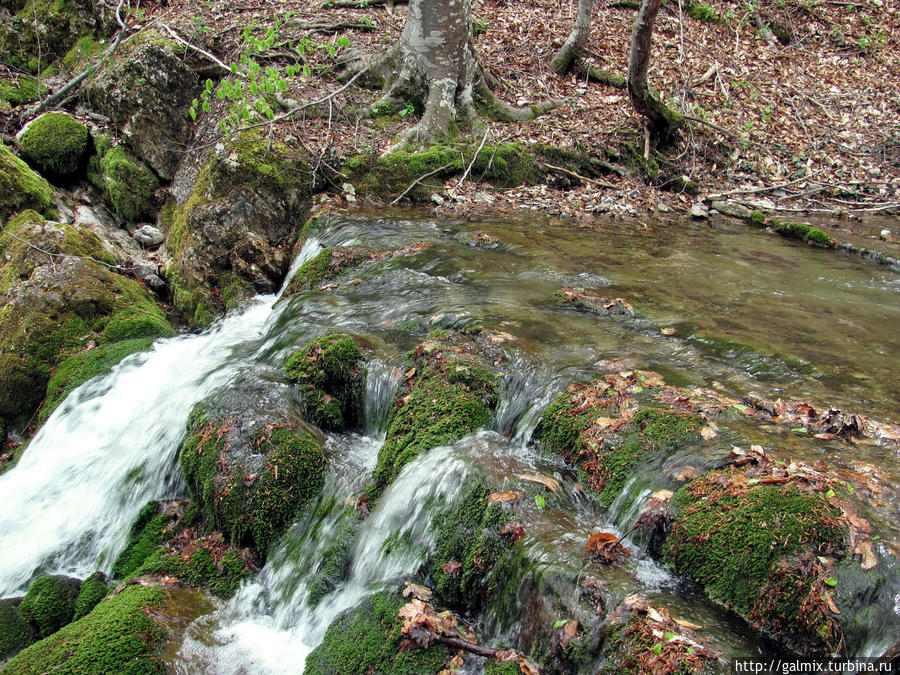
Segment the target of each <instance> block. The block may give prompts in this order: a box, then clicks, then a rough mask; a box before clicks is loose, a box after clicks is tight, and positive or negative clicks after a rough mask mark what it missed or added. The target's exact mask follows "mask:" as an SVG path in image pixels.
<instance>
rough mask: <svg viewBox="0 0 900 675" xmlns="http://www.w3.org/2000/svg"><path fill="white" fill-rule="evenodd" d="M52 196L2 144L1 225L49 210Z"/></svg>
mask: <svg viewBox="0 0 900 675" xmlns="http://www.w3.org/2000/svg"><path fill="white" fill-rule="evenodd" d="M52 197H53V190H52V189H51V188H50V184H49V183H48V182H47V181H46V180H45V179H44V178H41V177H40V176H39V175H38V174H36V173H35V172H34V171H32V170H31V169H30V168H29V166H28V165H27V164H26V163H25V162H23V161H22V160H21V159H19V158H18V157H16V156H15V155H14V154H13V152H12V150H10V149H9V148H8V147H6V146H5V145H4V144H3V143H2V142H0V223H2V222H3V221H5V220H6V219H7V217H9V216H10V215H11V214H13V213H15V212H17V211H23V210H26V209H33V210H35V211H46V210H47V209H48V208H49V207H50V200H51V199H52ZM0 283H2V281H0Z"/></svg>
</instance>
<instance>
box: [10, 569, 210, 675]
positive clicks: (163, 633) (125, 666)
mask: <svg viewBox="0 0 900 675" xmlns="http://www.w3.org/2000/svg"><path fill="white" fill-rule="evenodd" d="M185 593H189V592H188V591H183V590H182V591H179V590H175V589H172V590H166V589H162V588H157V587H152V586H137V585H135V586H127V587H126V588H125V589H124V590H122V592H121V593H118V594H116V595H113V596H111V597H108V598H106V599H105V600H103V601H102V602H101V603H100V604H98V605H97V606H96V607H95V608H94V609H93V611H91V612H90V613H89V614H87V615H86V616H84V617H83V618H81V619H79V620H78V621H75V622H73V623H70V624H69V625H68V626H65V627H63V628H62V629H61V630H59V631H57V632H56V633H54V634H53V635H51V636H50V637H48V638H45V639H44V640H41V641H40V642H37V643H35V644H34V645H32V646H31V647H28V648H26V649H24V650H23V651H21V652H20V653H19V654H18V656H16V657H15V658H14V659H13V660H12V661H10V662H9V664H8V665H7V667H6V671H5V672H7V673H10V674H11V675H38V674H40V673H48V672H53V673H59V674H60V675H63V674H67V675H68V674H74V673H123V674H124V673H129V674H131V675H149V674H151V673H153V674H155V673H165V672H166V668H165V666H164V664H163V662H162V661H161V659H160V652H161V650H162V647H163V645H164V643H165V641H166V639H167V637H168V636H169V634H170V631H172V630H173V629H172V628H171V627H170V626H169V625H168V624H167V618H168V617H170V616H178V618H179V619H180V620H181V623H184V624H186V623H187V622H189V621H190V619H192V618H195V617H196V616H197V615H198V614H199V613H200V612H203V611H208V608H209V606H208V604H207V605H205V604H203V603H201V602H193V603H191V606H190V607H187V608H186V607H185V605H186V604H188V603H186V602H185V601H184V598H183V597H182V596H183V595H184V594H185ZM172 623H175V622H172Z"/></svg>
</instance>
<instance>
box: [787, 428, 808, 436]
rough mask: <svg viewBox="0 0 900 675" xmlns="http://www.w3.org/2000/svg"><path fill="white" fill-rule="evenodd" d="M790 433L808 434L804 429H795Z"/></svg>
mask: <svg viewBox="0 0 900 675" xmlns="http://www.w3.org/2000/svg"><path fill="white" fill-rule="evenodd" d="M791 431H793V432H794V433H795V434H805V433H809V432H808V431H807V430H806V427H795V428H793V429H791Z"/></svg>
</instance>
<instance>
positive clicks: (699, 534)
mask: <svg viewBox="0 0 900 675" xmlns="http://www.w3.org/2000/svg"><path fill="white" fill-rule="evenodd" d="M802 487H803V486H802V484H801V485H794V484H791V483H789V482H775V483H761V482H759V479H756V480H754V479H748V477H747V476H746V475H745V473H744V472H743V471H741V470H739V469H736V468H733V467H730V468H728V469H724V470H721V471H713V472H710V473H708V474H706V475H704V476H703V477H701V478H699V479H697V480H695V481H693V482H692V483H690V484H689V485H687V486H685V487H683V488H681V489H680V490H679V491H678V492H677V493H676V494H675V497H674V499H673V504H672V506H673V509H674V513H675V515H674V518H673V520H672V523H671V527H670V533H669V536H668V538H667V539H666V541H665V544H664V547H663V557H664V560H665V561H666V562H667V563H668V564H670V565H671V566H672V567H673V568H674V569H675V570H677V571H678V572H680V573H682V574H684V575H685V576H687V577H690V578H691V579H693V580H694V581H696V582H697V583H699V584H700V585H701V586H703V587H704V589H705V590H706V592H707V594H708V595H709V596H710V597H711V598H712V599H714V600H717V601H719V602H721V603H723V604H725V605H726V606H728V607H730V608H732V609H733V610H734V611H736V612H737V613H738V614H740V615H741V616H743V617H745V618H748V617H750V616H751V614H753V615H754V616H755V617H756V622H757V625H758V626H760V627H761V628H763V629H764V630H768V631H769V632H772V633H773V634H774V635H775V637H778V638H779V639H786V640H787V641H788V643H789V644H791V645H792V646H794V647H795V648H796V647H797V646H798V645H801V644H802V647H800V649H801V651H803V652H810V651H812V652H819V651H833V650H834V649H838V648H839V647H840V644H839V643H840V639H839V636H838V635H834V632H833V631H832V628H831V627H830V621H825V622H824V623H822V624H820V625H817V626H814V627H812V628H813V631H812V634H811V635H809V634H808V635H805V636H802V633H803V632H804V631H803V626H802V625H801V624H799V623H797V622H796V621H792V620H791V619H792V618H793V619H796V618H797V614H798V612H799V611H800V607H801V606H803V604H804V603H803V598H804V597H806V596H807V595H808V591H809V588H806V589H805V592H804V588H803V583H804V581H803V580H804V578H806V579H807V580H808V581H809V583H812V582H814V581H815V575H812V576H810V574H808V573H806V574H797V573H796V572H795V573H793V575H792V573H791V571H790V570H791V569H793V568H796V567H797V563H795V562H791V561H796V560H798V559H800V558H803V557H804V556H809V560H811V561H813V562H815V561H818V560H820V558H821V560H828V559H834V558H836V557H837V558H839V557H842V556H843V555H844V554H845V552H846V550H847V541H846V535H845V532H844V530H843V528H842V526H841V521H840V516H841V511H840V510H839V509H837V508H836V507H835V506H832V505H831V504H830V503H829V501H828V498H827V497H826V495H825V493H824V492H816V491H809V490H803V489H801V488H802ZM792 566H793V567H792ZM791 578H795V579H796V581H797V582H798V583H797V584H792V583H791V581H790V580H791ZM825 590H827V589H825V588H824V586H823V588H822V589H821V592H824V591H825ZM809 609H810V608H807V610H806V611H807V612H808V611H809ZM825 616H826V618H828V617H830V614H829V613H828V612H826V615H825ZM823 627H824V628H823ZM773 629H774V630H773ZM821 631H826V632H827V634H826V632H821ZM826 648H827V649H826Z"/></svg>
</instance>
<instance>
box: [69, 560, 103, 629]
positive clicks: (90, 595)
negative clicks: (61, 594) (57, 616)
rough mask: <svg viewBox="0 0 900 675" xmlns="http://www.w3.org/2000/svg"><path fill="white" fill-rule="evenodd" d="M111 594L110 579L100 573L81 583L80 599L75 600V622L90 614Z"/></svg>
mask: <svg viewBox="0 0 900 675" xmlns="http://www.w3.org/2000/svg"><path fill="white" fill-rule="evenodd" d="M108 592H109V579H108V578H107V576H106V575H105V574H104V573H103V572H100V571H97V572H94V573H93V574H92V575H91V576H89V577H88V578H87V579H85V580H84V581H82V582H81V588H80V589H79V591H78V597H77V598H76V599H75V614H74V616H73V620H78V619H80V618H81V617H83V616H86V615H87V614H89V613H90V611H91V610H92V609H94V607H96V606H97V604H98V603H99V602H100V601H101V600H103V598H105V597H106V594H107V593H108Z"/></svg>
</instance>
